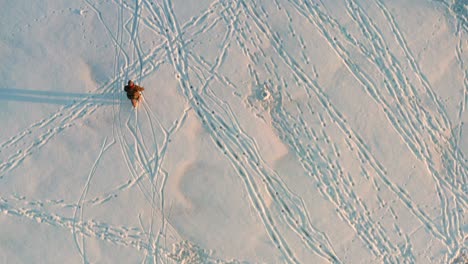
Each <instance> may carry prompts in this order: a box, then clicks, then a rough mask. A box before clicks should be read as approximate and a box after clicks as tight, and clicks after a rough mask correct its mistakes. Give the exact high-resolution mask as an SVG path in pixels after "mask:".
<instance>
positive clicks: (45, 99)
mask: <svg viewBox="0 0 468 264" xmlns="http://www.w3.org/2000/svg"><path fill="white" fill-rule="evenodd" d="M119 96H121V95H119ZM0 100H2V101H19V102H29V103H42V104H59V105H68V104H71V103H74V102H76V101H81V100H87V101H89V102H91V103H96V104H104V105H112V104H115V103H119V97H116V96H114V95H113V94H109V93H107V94H99V93H98V94H92V93H68V92H57V91H39V90H28V89H17V88H0Z"/></svg>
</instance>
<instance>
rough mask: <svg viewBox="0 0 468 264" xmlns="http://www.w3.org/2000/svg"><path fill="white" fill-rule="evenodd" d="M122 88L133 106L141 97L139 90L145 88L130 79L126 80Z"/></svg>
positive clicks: (135, 105)
mask: <svg viewBox="0 0 468 264" xmlns="http://www.w3.org/2000/svg"><path fill="white" fill-rule="evenodd" d="M124 90H125V92H127V98H128V99H130V100H131V101H132V105H133V107H137V106H138V102H139V101H140V100H141V98H142V97H143V96H141V91H143V90H145V88H143V87H141V86H138V85H136V84H134V83H133V81H132V80H130V81H128V84H127V85H125V88H124Z"/></svg>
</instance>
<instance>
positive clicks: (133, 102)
mask: <svg viewBox="0 0 468 264" xmlns="http://www.w3.org/2000/svg"><path fill="white" fill-rule="evenodd" d="M137 104H138V100H137V99H132V105H133V107H137Z"/></svg>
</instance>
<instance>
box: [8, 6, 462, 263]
mask: <svg viewBox="0 0 468 264" xmlns="http://www.w3.org/2000/svg"><path fill="white" fill-rule="evenodd" d="M108 2H109V3H106V4H107V5H111V6H112V7H113V8H111V9H109V8H106V7H105V6H104V4H103V3H100V2H98V1H92V0H84V3H85V4H86V6H87V8H88V9H89V10H90V14H92V16H94V17H95V18H96V19H97V20H98V21H99V23H100V24H101V25H102V29H103V31H104V32H102V34H106V36H107V38H108V40H109V42H110V44H111V46H112V47H113V51H114V55H115V57H114V61H113V67H114V68H113V70H114V71H113V76H112V78H110V79H109V80H108V81H107V82H106V83H104V84H102V85H101V86H100V87H97V88H96V89H95V90H94V91H93V92H94V94H95V95H94V97H96V96H98V95H112V96H113V99H114V101H113V102H115V103H114V104H112V105H111V107H112V111H111V113H112V115H113V119H112V134H111V135H108V136H107V137H106V138H105V139H104V141H103V143H102V148H101V149H100V152H99V153H98V154H97V155H96V160H95V162H94V164H93V166H92V167H91V169H90V170H89V174H88V175H87V178H86V182H85V185H84V187H83V189H82V192H81V196H80V197H79V198H78V199H77V201H64V200H47V201H33V200H29V201H28V199H27V198H26V197H22V196H17V195H11V196H2V197H0V209H1V210H2V211H3V212H4V213H6V214H7V215H12V216H16V217H26V218H30V219H32V220H35V221H37V222H39V223H46V224H49V225H52V226H55V227H60V228H64V229H68V230H70V232H71V233H72V234H73V238H74V243H75V246H76V250H77V251H78V253H79V256H80V257H81V259H82V262H83V263H88V262H90V260H89V256H88V254H87V252H86V243H85V239H86V238H88V237H93V238H96V239H99V240H103V241H107V242H110V243H113V244H116V245H120V246H125V247H129V248H134V249H136V250H139V251H142V252H144V259H145V262H155V263H158V262H159V261H162V262H163V263H164V262H167V261H169V262H170V261H175V262H181V261H188V259H183V257H181V255H180V254H179V255H178V254H177V253H176V252H173V251H172V252H171V251H170V249H169V245H167V244H166V243H167V241H166V240H167V238H168V233H170V234H171V236H172V237H173V238H174V241H176V242H177V241H179V242H180V241H183V240H184V237H183V236H182V235H181V234H179V232H178V231H177V228H176V227H175V226H174V224H173V223H172V222H171V220H170V219H171V218H170V217H169V216H168V206H167V205H166V203H167V202H166V201H165V191H166V189H165V187H166V183H167V181H168V180H169V179H170V174H169V173H168V172H167V171H166V170H165V166H164V164H165V163H164V162H165V158H166V156H167V154H168V151H170V150H169V148H168V146H169V142H170V141H171V138H172V137H173V136H174V135H175V134H176V133H177V132H178V131H180V130H181V129H183V125H184V123H185V121H186V120H187V118H188V116H189V115H190V114H191V113H193V114H194V115H193V116H195V117H196V118H197V120H198V121H199V123H201V124H203V128H204V130H205V131H206V133H207V134H208V135H209V138H210V139H211V143H212V144H213V146H215V147H216V148H217V150H218V153H219V155H220V156H222V157H224V159H225V160H226V161H227V162H228V163H229V164H230V169H231V170H232V171H234V175H233V176H235V177H236V179H237V181H238V182H239V183H240V184H241V185H240V186H243V188H244V190H242V191H243V192H245V193H246V195H247V196H246V197H247V199H245V201H242V202H244V203H245V206H246V207H248V208H250V210H251V211H252V212H254V214H255V217H256V218H257V219H258V221H259V222H260V223H261V225H262V226H263V228H264V232H265V234H266V235H267V237H268V239H269V244H270V246H271V249H272V250H274V251H275V252H276V253H277V254H279V258H280V259H279V261H280V262H287V263H309V261H310V259H311V258H314V259H317V260H320V261H323V262H328V263H348V261H349V260H348V257H351V255H353V254H354V255H355V254H363V258H367V260H369V261H372V262H379V263H381V262H383V263H416V262H423V261H427V260H429V261H432V260H433V259H432V258H431V257H433V256H434V255H436V254H437V252H431V253H429V251H430V250H431V249H430V248H427V245H421V243H415V242H414V238H413V235H414V234H415V233H417V232H422V233H423V234H421V235H420V236H422V237H424V238H423V239H427V240H430V241H431V245H429V247H432V246H433V245H435V244H437V246H434V247H437V248H438V249H439V250H443V251H444V252H443V254H442V256H439V255H437V256H436V257H437V258H438V260H442V261H444V262H446V263H450V262H453V261H456V260H458V259H460V258H461V257H460V256H461V255H460V254H462V253H461V252H463V250H464V248H466V243H467V240H466V237H467V235H466V220H467V219H466V216H465V215H466V211H467V209H468V208H467V207H468V196H467V191H468V187H467V186H468V179H467V177H468V170H467V168H468V162H467V159H466V157H465V153H464V150H463V147H462V144H463V141H462V139H463V137H466V135H464V134H463V127H464V125H465V124H464V122H463V120H466V105H467V103H468V102H467V100H468V92H467V91H468V78H467V76H468V73H467V68H466V65H467V64H466V61H465V60H466V54H465V53H464V50H465V49H466V48H467V45H466V44H467V42H466V23H465V22H466V21H465V20H466V14H465V15H463V14H462V13H460V12H458V11H457V10H459V8H458V6H459V5H463V4H461V3H459V2H460V1H458V2H457V1H455V2H456V4H454V5H453V6H450V4H449V3H446V2H444V1H440V2H441V3H436V2H438V1H434V3H432V4H433V5H437V4H441V5H443V6H446V7H449V10H452V13H454V12H455V16H453V17H452V18H450V17H448V16H447V18H448V19H455V20H454V23H455V24H457V27H456V30H455V32H454V34H453V36H452V37H453V39H454V40H455V45H454V47H453V56H454V60H455V61H456V66H457V67H458V68H457V70H458V71H460V72H461V74H460V76H461V77H460V78H461V79H462V83H461V84H457V85H460V86H461V91H462V92H461V96H460V99H457V103H456V104H457V105H456V109H457V112H456V113H455V114H453V113H451V112H449V110H448V108H447V107H446V105H445V103H444V102H443V100H442V99H441V97H440V96H439V95H438V92H439V91H440V88H439V87H437V86H436V85H435V84H434V83H432V82H431V79H430V78H429V76H428V75H427V74H426V73H425V71H424V69H425V68H424V67H423V65H422V64H421V61H420V58H419V55H418V54H417V53H416V52H415V51H414V50H413V49H414V47H413V46H412V45H411V44H412V43H411V36H408V34H407V33H405V30H406V29H405V28H404V26H402V25H401V24H399V23H400V18H399V17H397V16H396V14H395V11H394V10H395V8H390V7H389V6H388V5H389V4H390V3H387V2H386V1H381V0H376V1H372V2H369V3H367V2H366V3H364V1H357V0H342V1H340V8H337V7H331V6H327V5H326V4H327V3H322V2H321V1H306V0H274V1H240V0H239V1H223V0H215V1H213V2H210V3H204V5H205V7H204V8H201V9H200V10H198V11H197V14H195V15H193V16H191V17H184V19H181V15H180V13H179V10H178V9H177V7H179V6H180V5H181V3H179V2H180V1H177V2H176V1H175V0H158V1H152V0H135V1H123V0H113V1H108ZM452 7H453V8H452ZM457 8H458V9H457ZM465 9H466V6H465ZM108 10H115V11H117V12H116V13H115V14H112V15H111V17H112V18H113V19H109V14H108V13H106V12H109V11H108ZM436 10H437V9H436ZM457 12H458V13H457ZM446 15H447V13H441V14H440V16H446ZM148 39H151V40H153V41H152V44H150V45H149V44H148ZM321 53H323V54H327V55H323V56H322V54H321ZM327 56H328V57H327ZM323 58H328V59H329V60H330V61H332V62H335V63H336V65H335V66H330V65H329V64H327V63H326V62H325V61H320V59H323ZM337 65H338V66H337ZM162 68H164V69H167V68H169V69H171V71H173V72H174V78H175V79H176V80H177V85H175V86H174V87H166V88H165V89H173V90H176V92H175V93H177V94H178V96H179V97H180V98H181V100H182V101H183V106H182V107H181V108H180V109H182V110H181V111H180V113H176V114H173V115H171V116H176V118H174V120H172V122H169V123H168V122H167V121H164V120H165V118H163V116H162V115H164V113H161V112H160V111H156V109H157V107H156V104H157V102H153V101H151V100H146V99H145V100H143V102H142V103H141V105H140V107H139V108H138V110H130V108H129V107H127V106H128V105H129V104H128V102H127V101H126V99H125V98H124V97H123V96H122V94H121V90H122V86H123V85H124V83H125V82H126V80H128V79H134V80H136V81H137V83H142V84H143V85H145V81H147V80H149V79H150V78H152V77H154V76H158V75H159V74H161V69H162ZM236 68H237V69H236ZM322 68H324V69H326V70H329V69H332V71H333V70H334V71H336V72H337V73H335V74H336V75H340V74H341V75H342V76H344V77H343V79H341V80H348V82H349V86H352V89H351V90H353V91H354V92H355V93H359V94H360V95H362V99H361V98H359V100H360V102H367V103H368V104H369V107H370V108H372V109H374V110H375V111H376V112H377V113H378V115H379V116H380V117H382V119H381V120H380V121H381V122H384V123H385V127H387V128H390V129H391V130H392V132H391V135H390V136H389V137H392V138H391V140H393V142H396V143H394V144H399V145H401V147H400V149H402V151H404V154H403V155H404V157H405V158H407V159H411V161H412V162H413V163H415V164H417V165H418V166H417V168H418V169H420V172H419V174H418V175H420V176H419V177H422V178H424V180H425V182H424V184H425V188H428V189H429V190H432V191H434V197H433V198H434V200H435V201H434V203H435V204H436V205H435V206H432V207H430V206H429V205H427V204H424V200H423V199H421V195H419V194H418V193H417V191H418V190H417V189H415V188H414V186H413V187H411V186H410V185H406V184H404V183H403V182H402V180H401V175H394V174H392V172H394V170H391V171H390V169H389V168H390V167H392V168H393V167H394V164H393V162H394V161H393V160H389V159H385V158H383V157H387V156H385V155H382V154H380V152H378V151H376V148H375V147H374V145H373V142H372V141H374V139H372V138H371V137H369V134H368V133H363V132H362V131H360V129H359V127H358V126H357V124H356V122H353V120H356V118H354V117H353V115H354V114H355V113H353V112H347V110H345V107H344V106H343V105H342V104H341V103H340V102H342V101H346V100H347V99H346V98H344V99H340V100H337V96H336V92H335V91H334V90H333V89H334V87H332V86H333V82H331V81H329V82H327V81H326V79H327V78H328V79H330V78H329V77H322V76H321V75H322V73H323V72H324V71H326V70H322ZM328 74H329V73H328ZM242 75H243V76H242ZM324 75H327V74H324ZM239 76H241V77H239ZM245 78H248V81H246V80H245ZM343 85H344V86H346V84H343ZM148 88H149V89H147V91H146V92H148V93H151V87H148ZM143 96H145V95H143ZM351 98H352V97H351ZM348 103H349V102H348ZM346 104H347V103H346ZM107 106H109V104H104V103H102V102H99V101H96V100H93V95H91V94H90V95H89V96H88V97H84V98H82V99H80V100H75V101H74V102H73V103H70V104H68V105H65V106H63V107H61V108H60V109H58V110H57V111H56V112H55V113H52V114H50V115H49V116H48V117H45V118H43V119H42V120H39V121H37V122H35V123H33V124H31V125H30V126H29V127H27V128H26V129H24V130H23V131H21V132H19V133H17V134H16V135H14V136H11V137H10V138H8V139H6V140H5V141H4V142H0V149H1V153H2V157H4V158H3V160H2V161H1V162H0V180H5V179H7V177H10V175H11V174H12V172H13V171H14V169H16V168H18V167H20V166H21V165H22V164H23V162H24V161H25V160H26V159H28V158H30V157H32V156H33V155H34V154H35V153H39V152H40V151H41V149H42V148H43V146H45V145H47V144H50V143H51V141H52V140H53V139H54V138H56V136H57V135H59V134H62V133H63V132H64V131H66V130H67V129H69V128H70V127H73V126H74V125H76V124H77V123H78V122H81V121H83V120H85V119H86V118H89V117H90V116H92V115H94V114H96V113H98V112H99V111H100V109H103V108H105V107H107ZM158 109H159V108H158ZM240 111H244V112H240ZM246 114H247V115H250V114H252V115H253V116H254V117H253V118H258V120H259V122H262V124H266V125H269V126H271V128H272V131H273V133H274V136H275V137H277V138H279V140H280V141H281V142H282V144H284V145H285V146H286V147H287V149H288V150H289V152H290V154H292V156H293V157H294V158H295V159H296V161H297V164H300V165H301V170H302V172H303V174H301V175H302V177H304V178H303V179H301V182H303V183H306V184H308V185H307V186H305V188H306V189H307V190H308V192H305V193H304V191H300V190H299V189H300V188H297V186H294V185H291V181H290V179H288V175H286V174H284V173H280V172H279V170H276V169H275V164H272V162H269V161H267V160H266V159H265V157H264V155H263V154H262V153H264V152H263V151H264V150H263V146H259V144H258V139H257V138H256V136H257V135H256V134H255V135H254V134H252V133H251V132H248V131H250V130H249V129H250V128H248V127H250V126H247V125H246V124H245V120H246V119H245V118H244V117H242V115H246ZM168 124H169V125H168ZM378 133H379V132H375V135H376V137H377V140H385V138H379V137H383V136H384V135H383V134H378ZM116 150H117V151H118V152H120V153H121V156H122V157H123V158H122V160H121V162H123V163H124V166H125V168H126V169H127V170H128V175H129V179H128V180H127V181H125V182H120V183H118V184H115V185H114V187H113V188H112V189H109V190H107V191H106V192H104V193H101V194H100V195H98V196H95V197H91V196H90V194H89V193H88V190H89V188H90V186H91V185H92V184H93V179H94V178H95V174H96V168H97V167H98V166H99V164H100V162H101V159H102V157H103V156H105V155H106V153H108V152H110V151H116ZM394 160H395V161H396V162H399V161H400V157H397V156H395V157H394ZM415 167H416V166H414V168H415ZM421 175H422V176H421ZM303 188H304V186H303ZM129 190H137V191H138V192H140V193H141V194H142V196H143V197H144V200H145V201H146V202H147V208H148V210H149V211H150V213H146V214H145V216H147V217H148V216H149V217H148V218H147V219H144V218H142V217H141V216H140V215H138V221H139V223H140V226H139V227H128V226H115V225H110V224H107V223H103V222H99V221H95V220H86V210H85V209H86V207H93V206H99V205H102V204H104V203H106V202H109V201H110V200H112V199H114V198H116V197H117V196H118V194H119V193H122V192H126V191H129ZM237 191H239V190H233V192H237ZM311 193H314V194H317V196H319V197H321V199H322V200H323V202H324V203H325V204H327V206H328V208H329V209H331V213H328V214H327V217H328V218H329V219H327V220H326V222H327V225H328V226H327V225H324V223H323V221H319V219H321V215H320V212H318V211H317V210H315V208H314V203H313V202H312V201H310V200H308V199H307V198H310V197H311V195H310V194H311ZM431 203H433V201H431ZM22 204H27V205H28V206H29V208H24V206H22ZM54 207H61V208H73V215H72V216H65V215H58V214H55V213H52V212H50V211H48V209H49V208H54ZM400 219H405V220H400ZM405 221H406V222H405ZM408 223H412V224H408ZM330 225H337V226H340V228H341V230H343V232H344V233H345V234H346V236H350V237H353V239H352V240H351V242H350V241H349V240H346V241H341V239H340V233H339V232H338V231H337V232H330V230H332V228H331V227H330ZM415 226H417V228H415ZM354 238H355V239H354ZM419 239H421V238H419ZM356 241H357V242H356ZM353 243H359V245H358V246H354V245H353V246H352V249H351V248H350V249H348V248H347V247H351V245H352V244H353ZM174 248H176V249H179V250H182V251H183V250H185V251H189V252H191V254H188V255H187V257H188V258H191V260H192V261H200V262H213V263H224V261H222V260H220V259H216V258H214V257H213V256H212V253H210V252H209V251H205V250H202V249H200V248H199V247H197V246H195V245H193V244H190V243H189V242H180V243H178V244H175V246H173V249H174ZM353 250H356V252H353ZM354 260H356V258H355V256H354ZM232 262H236V261H235V260H233V261H232Z"/></svg>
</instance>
